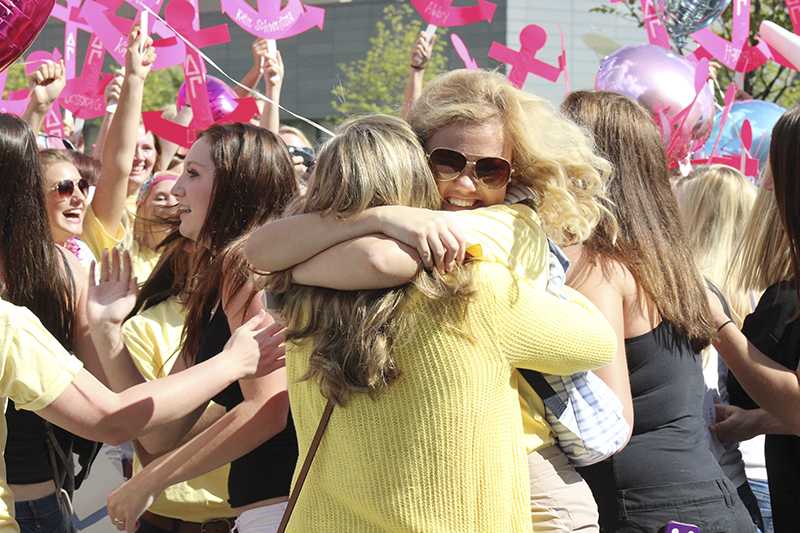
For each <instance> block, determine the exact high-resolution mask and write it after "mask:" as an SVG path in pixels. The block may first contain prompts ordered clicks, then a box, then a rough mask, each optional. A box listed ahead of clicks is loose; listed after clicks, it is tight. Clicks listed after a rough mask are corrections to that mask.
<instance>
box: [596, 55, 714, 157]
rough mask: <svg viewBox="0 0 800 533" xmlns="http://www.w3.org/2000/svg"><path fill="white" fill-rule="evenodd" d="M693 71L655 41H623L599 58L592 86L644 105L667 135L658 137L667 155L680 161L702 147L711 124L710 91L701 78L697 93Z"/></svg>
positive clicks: (679, 58)
mask: <svg viewBox="0 0 800 533" xmlns="http://www.w3.org/2000/svg"><path fill="white" fill-rule="evenodd" d="M696 71H697V69H696V67H695V65H693V64H692V63H690V62H689V61H687V60H686V59H684V58H683V57H681V56H678V55H676V54H674V53H672V52H670V51H668V50H665V49H664V48H661V47H659V46H654V45H650V44H645V45H637V46H625V47H623V48H620V49H619V50H617V51H616V52H614V53H613V54H611V55H609V56H607V57H606V58H605V59H603V62H602V63H601V64H600V69H599V70H598V72H597V77H596V78H595V88H596V89H598V90H601V91H611V92H615V93H620V94H624V95H625V96H627V97H629V98H631V99H633V100H636V101H637V102H639V103H640V104H641V105H643V106H644V107H645V108H646V109H648V110H649V111H650V112H651V113H652V114H653V119H654V120H655V121H656V124H658V125H659V128H660V129H661V131H662V132H669V135H670V138H669V139H664V141H665V143H667V144H668V145H669V146H670V150H669V153H668V154H667V155H668V156H669V159H670V160H671V161H672V162H675V161H681V160H682V159H684V158H685V157H686V156H687V155H689V153H691V152H692V151H694V149H696V148H697V147H699V146H702V143H704V142H705V140H706V139H707V138H708V135H709V134H710V133H711V126H712V125H713V123H714V113H715V110H714V94H713V92H712V91H711V87H710V86H709V85H708V84H707V83H706V84H705V86H704V87H703V88H702V89H701V90H700V92H699V93H698V92H697V90H696V88H695V81H696V80H695V78H696V73H697V72H696ZM695 97H697V99H696V100H695ZM693 101H694V105H692V102H693ZM689 106H691V110H689V111H688V113H683V115H685V117H684V116H681V115H682V112H684V111H686V110H687V108H688V107H689ZM681 124H683V126H682V127H681Z"/></svg>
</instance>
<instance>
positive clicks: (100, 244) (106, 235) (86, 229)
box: [81, 197, 161, 283]
mask: <svg viewBox="0 0 800 533" xmlns="http://www.w3.org/2000/svg"><path fill="white" fill-rule="evenodd" d="M135 209H136V203H135V197H134V204H133V211H131V206H130V199H129V202H128V205H126V210H125V214H124V215H123V217H122V221H121V222H120V225H119V226H118V227H117V228H116V230H114V231H108V229H107V228H106V227H105V226H104V225H103V223H102V222H100V220H99V219H98V218H97V215H95V214H94V210H93V209H92V206H89V207H88V208H87V209H86V216H85V217H84V220H83V234H82V235H81V240H82V241H83V242H85V243H86V244H87V246H89V249H90V250H91V251H92V253H93V254H94V256H95V257H96V258H97V260H98V261H100V259H101V258H102V257H103V251H104V250H111V249H113V248H116V247H119V248H120V249H122V250H128V251H129V252H130V254H131V262H132V263H133V275H134V276H136V279H137V280H138V281H139V283H144V281H145V280H146V279H147V278H148V277H150V273H151V272H152V271H153V268H155V266H156V263H158V259H159V257H161V254H160V253H158V252H156V251H154V250H151V249H149V248H146V247H144V246H140V245H139V243H138V242H136V241H135V240H134V238H133V221H134V218H135V216H136V215H135V214H134V213H135Z"/></svg>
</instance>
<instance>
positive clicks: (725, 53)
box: [692, 0, 767, 72]
mask: <svg viewBox="0 0 800 533" xmlns="http://www.w3.org/2000/svg"><path fill="white" fill-rule="evenodd" d="M732 5H733V31H732V34H733V35H732V38H731V40H730V41H727V40H725V39H723V38H722V37H720V36H719V35H717V34H716V33H714V32H713V31H711V29H709V28H704V29H702V30H700V31H698V32H695V33H693V34H692V38H693V39H694V40H695V41H697V43H698V44H699V45H700V48H698V49H697V51H696V52H695V56H696V57H709V56H710V57H713V58H714V59H716V60H717V61H719V62H720V63H722V64H723V65H725V66H726V67H728V68H729V69H731V70H734V71H736V72H750V71H752V70H755V69H757V68H759V67H761V66H762V65H764V63H766V62H767V58H766V57H765V56H764V54H763V53H762V52H761V50H759V49H758V47H755V46H752V45H750V44H749V43H748V38H749V35H750V0H733V3H732Z"/></svg>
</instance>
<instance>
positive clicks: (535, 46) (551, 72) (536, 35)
mask: <svg viewBox="0 0 800 533" xmlns="http://www.w3.org/2000/svg"><path fill="white" fill-rule="evenodd" d="M519 41H520V44H521V46H522V47H521V49H520V50H519V51H516V50H512V49H511V48H508V47H507V46H505V45H503V44H500V43H498V42H496V41H495V42H493V43H492V45H491V47H490V48H489V57H490V58H492V59H494V60H495V61H499V62H501V63H506V64H508V65H511V71H510V72H509V73H508V79H509V81H511V83H513V84H514V86H515V87H519V88H522V86H523V85H524V84H525V80H526V79H527V77H528V75H529V74H534V75H536V76H539V77H541V78H544V79H546V80H549V81H556V80H558V77H559V76H560V75H561V73H562V72H563V71H564V65H565V63H566V58H565V57H564V56H563V55H562V56H560V57H559V64H558V66H554V65H550V64H548V63H545V62H544V61H540V60H538V59H536V54H537V53H538V52H539V51H540V50H541V49H542V48H544V45H545V43H546V42H547V32H546V31H545V29H544V28H542V27H541V26H537V25H536V24H530V25H528V26H526V27H525V28H523V30H522V31H521V32H520V34H519ZM562 58H563V59H562Z"/></svg>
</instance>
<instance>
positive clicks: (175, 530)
mask: <svg viewBox="0 0 800 533" xmlns="http://www.w3.org/2000/svg"><path fill="white" fill-rule="evenodd" d="M141 520H142V521H143V522H147V523H148V524H150V525H152V526H155V527H157V528H158V529H163V530H164V531H169V532H170V533H230V531H231V529H233V523H234V519H233V518H214V519H212V520H206V521H205V522H203V523H202V524H201V523H198V522H184V521H183V520H179V519H177V518H168V517H166V516H161V515H157V514H153V513H151V512H150V511H145V512H144V514H143V515H142V518H141Z"/></svg>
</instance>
